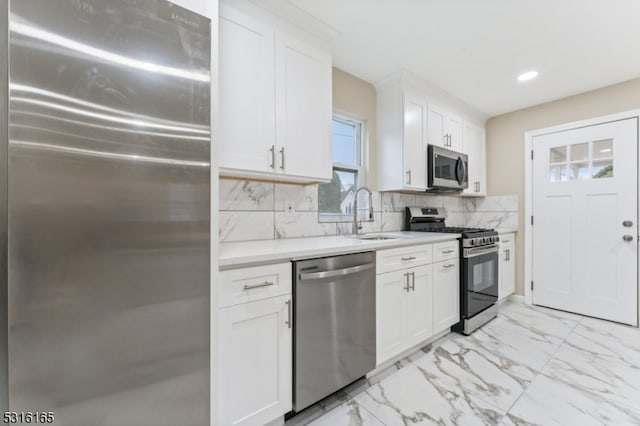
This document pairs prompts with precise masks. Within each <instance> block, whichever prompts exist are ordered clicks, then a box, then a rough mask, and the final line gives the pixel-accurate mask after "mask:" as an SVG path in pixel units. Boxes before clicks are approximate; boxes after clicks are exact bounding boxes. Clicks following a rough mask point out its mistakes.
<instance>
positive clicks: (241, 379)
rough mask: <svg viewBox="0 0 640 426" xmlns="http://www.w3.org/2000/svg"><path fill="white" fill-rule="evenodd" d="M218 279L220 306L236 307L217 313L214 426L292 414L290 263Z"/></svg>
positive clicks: (234, 272)
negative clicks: (216, 388) (216, 400)
mask: <svg viewBox="0 0 640 426" xmlns="http://www.w3.org/2000/svg"><path fill="white" fill-rule="evenodd" d="M220 278H221V279H220V284H219V289H218V290H219V291H218V293H219V295H220V296H221V297H219V301H220V304H231V303H232V305H231V306H225V307H222V308H220V309H218V321H217V323H218V337H217V338H218V344H217V355H218V357H217V358H218V359H217V370H216V371H217V382H218V385H217V386H218V398H219V401H218V410H217V411H218V412H217V415H216V420H217V422H216V424H220V425H263V424H266V423H269V422H272V421H274V420H276V419H278V418H279V417H281V416H282V415H284V414H285V413H287V412H289V411H290V410H291V403H292V371H293V363H292V350H293V347H292V336H293V334H292V326H293V324H292V318H293V305H292V303H293V299H292V295H291V264H290V263H284V264H278V265H266V266H260V267H254V268H244V269H237V270H229V271H222V272H221V273H220ZM285 292H286V294H283V293H285ZM241 293H247V294H246V296H245V297H246V298H245V299H243V298H242V297H240V296H241ZM225 295H226V297H225ZM261 295H262V298H260V296H261ZM242 300H251V301H248V302H244V303H238V301H242ZM214 414H215V413H214Z"/></svg>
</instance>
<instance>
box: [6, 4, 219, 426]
mask: <svg viewBox="0 0 640 426" xmlns="http://www.w3.org/2000/svg"><path fill="white" fill-rule="evenodd" d="M0 8H1V10H0V21H1V25H2V30H1V31H0V268H1V274H0V280H1V283H0V285H1V286H0V290H1V291H0V310H1V314H0V337H1V340H0V341H1V342H2V347H1V350H0V391H1V394H0V402H1V404H0V405H1V410H0V411H1V412H4V411H6V410H10V411H13V412H16V413H17V414H18V415H20V413H25V412H32V413H33V412H36V413H40V412H53V415H54V416H55V423H54V424H56V425H61V426H62V425H64V426H67V425H70V426H76V425H77V426H92V425H118V426H128V425H131V426H133V425H136V426H142V425H145V426H147V425H171V426H176V425H205V424H208V423H209V378H210V375H209V329H210V323H209V321H210V320H209V318H210V317H209V312H210V308H209V294H210V289H209V286H210V282H209V281H210V278H209V276H210V266H209V265H210V258H209V257H210V197H211V193H210V144H211V140H210V81H211V73H210V21H209V20H208V19H206V18H204V17H201V16H199V15H197V14H194V13H192V12H189V11H187V10H185V9H182V8H180V7H177V6H174V5H172V4H170V3H168V2H166V1H164V0H159V1H155V0H9V1H4V2H2V5H1V7H0ZM0 414H1V413H0ZM23 419H24V414H23ZM18 423H20V422H18ZM23 423H26V422H24V421H23ZM31 423H34V422H33V421H32V422H31Z"/></svg>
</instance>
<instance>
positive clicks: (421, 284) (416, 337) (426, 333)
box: [404, 265, 433, 348]
mask: <svg viewBox="0 0 640 426" xmlns="http://www.w3.org/2000/svg"><path fill="white" fill-rule="evenodd" d="M408 272H409V274H410V277H409V283H410V288H409V291H408V292H407V294H406V296H405V297H406V305H405V309H404V313H405V321H404V322H405V336H406V348H408V347H411V346H413V345H416V344H418V343H420V342H422V341H425V340H427V339H428V338H429V337H431V336H432V335H433V269H432V266H431V265H425V266H419V267H417V268H411V269H410V270H409V271H408Z"/></svg>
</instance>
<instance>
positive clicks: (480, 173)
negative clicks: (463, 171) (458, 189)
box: [462, 123, 487, 196]
mask: <svg viewBox="0 0 640 426" xmlns="http://www.w3.org/2000/svg"><path fill="white" fill-rule="evenodd" d="M462 136H463V138H462V142H463V146H462V152H464V153H466V154H467V155H468V156H469V162H468V174H469V188H467V189H465V190H464V192H463V194H465V195H478V196H481V195H486V192H487V190H486V178H485V176H486V147H485V138H484V129H482V128H480V127H477V126H475V125H473V124H471V123H465V124H464V130H463V134H462Z"/></svg>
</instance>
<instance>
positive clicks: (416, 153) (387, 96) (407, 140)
mask: <svg viewBox="0 0 640 426" xmlns="http://www.w3.org/2000/svg"><path fill="white" fill-rule="evenodd" d="M377 107H378V115H377V119H378V188H379V189H380V190H381V191H394V190H416V191H424V190H425V189H426V188H427V186H426V184H427V181H426V159H427V157H426V145H425V142H426V136H427V102H426V101H425V100H424V98H423V97H421V96H419V95H418V94H415V93H413V92H412V91H411V90H408V89H404V88H403V87H402V86H401V85H396V84H393V85H388V86H385V87H379V88H378V90H377Z"/></svg>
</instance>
